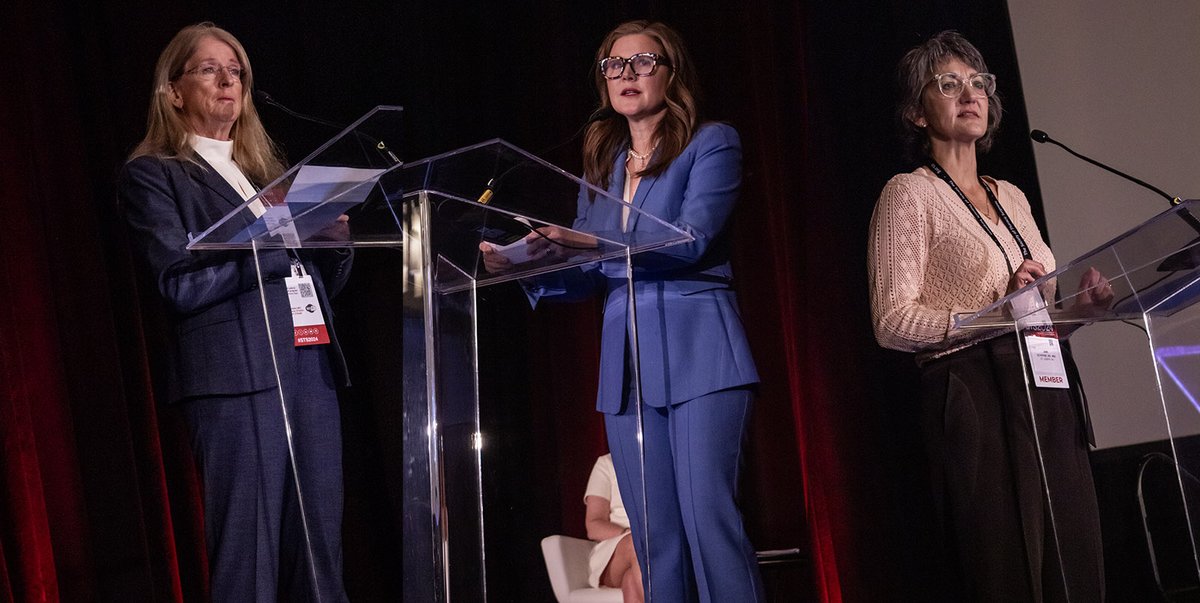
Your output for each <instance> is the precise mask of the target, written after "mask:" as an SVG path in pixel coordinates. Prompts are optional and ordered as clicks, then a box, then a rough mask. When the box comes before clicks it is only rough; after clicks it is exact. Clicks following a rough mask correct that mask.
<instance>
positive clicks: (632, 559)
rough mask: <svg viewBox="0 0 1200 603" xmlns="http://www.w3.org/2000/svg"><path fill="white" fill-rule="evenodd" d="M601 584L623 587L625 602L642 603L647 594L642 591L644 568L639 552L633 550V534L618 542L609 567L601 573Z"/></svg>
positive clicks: (622, 592) (622, 593) (609, 561)
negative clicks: (638, 558) (639, 563)
mask: <svg viewBox="0 0 1200 603" xmlns="http://www.w3.org/2000/svg"><path fill="white" fill-rule="evenodd" d="M600 585H601V586H608V587H610V588H619V589H621V595H622V598H623V599H624V601H625V603H642V602H643V601H644V600H645V595H644V594H643V592H642V568H641V566H639V565H638V562H637V554H636V553H635V552H634V550H633V536H631V535H629V534H626V535H625V537H624V538H622V539H621V541H620V542H618V543H617V549H616V550H615V551H613V556H612V559H609V560H608V567H606V568H604V573H603V574H601V575H600Z"/></svg>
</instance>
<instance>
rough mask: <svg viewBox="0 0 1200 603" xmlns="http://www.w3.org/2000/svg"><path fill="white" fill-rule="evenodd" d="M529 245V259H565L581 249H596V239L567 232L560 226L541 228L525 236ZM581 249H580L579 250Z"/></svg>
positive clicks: (570, 231)
mask: <svg viewBox="0 0 1200 603" xmlns="http://www.w3.org/2000/svg"><path fill="white" fill-rule="evenodd" d="M525 241H526V242H527V243H528V244H529V257H531V258H538V259H541V258H544V257H553V258H559V259H565V258H568V257H571V256H573V255H576V254H578V253H579V252H580V251H582V250H583V249H593V248H595V247H596V237H593V236H590V235H585V234H581V233H578V232H575V231H573V230H568V229H566V228H563V227H561V226H542V227H541V228H538V229H537V231H536V232H531V233H529V234H528V235H526V236H525ZM581 248H582V249H581Z"/></svg>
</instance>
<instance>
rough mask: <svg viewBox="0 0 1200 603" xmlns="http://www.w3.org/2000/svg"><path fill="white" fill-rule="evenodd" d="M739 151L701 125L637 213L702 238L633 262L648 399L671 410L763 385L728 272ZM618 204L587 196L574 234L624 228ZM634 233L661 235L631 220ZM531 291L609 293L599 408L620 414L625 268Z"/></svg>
mask: <svg viewBox="0 0 1200 603" xmlns="http://www.w3.org/2000/svg"><path fill="white" fill-rule="evenodd" d="M625 158H626V153H625V152H622V153H620V154H618V156H617V157H616V158H614V168H613V172H612V173H613V178H612V182H611V183H610V184H609V187H608V192H609V194H610V195H612V196H614V197H616V198H618V199H620V198H621V197H622V191H623V190H624V186H625V169H624V166H625ZM741 165H742V148H741V142H740V140H739V138H738V135H737V131H736V130H734V129H733V128H732V127H730V126H728V125H725V124H717V123H709V124H705V125H703V126H701V128H700V129H699V130H698V131H697V133H696V135H695V137H693V139H692V142H691V143H690V144H689V145H688V146H687V148H685V149H684V151H683V153H682V154H681V155H680V156H679V157H678V158H677V159H675V161H673V162H672V163H671V165H670V166H669V167H668V168H667V169H666V171H664V172H663V173H662V174H660V175H658V176H647V177H645V178H643V179H642V181H641V183H640V184H639V185H638V189H637V192H636V194H635V195H634V198H633V201H632V205H633V206H634V207H637V208H639V209H641V210H642V211H645V212H647V213H649V214H651V215H654V216H656V217H658V218H660V219H662V220H663V221H664V222H668V223H670V224H672V225H673V226H675V227H677V228H680V229H682V230H684V231H686V232H688V233H689V234H691V235H692V236H693V237H695V240H694V241H692V242H690V243H687V244H682V245H675V246H672V247H668V248H665V249H662V250H659V251H653V252H648V253H643V254H640V255H637V256H634V266H635V268H634V271H635V284H634V287H635V289H634V294H635V297H636V299H637V319H638V322H637V326H638V343H639V348H640V357H641V377H642V396H643V399H644V401H645V402H646V403H647V404H649V405H651V406H658V407H661V406H666V405H670V404H677V403H680V402H685V401H687V400H691V399H693V398H696V397H699V396H702V395H704V394H708V393H711V392H714V391H719V390H722V389H728V388H731V387H738V386H743V385H748V384H752V383H757V382H758V373H757V371H756V369H755V366H754V359H753V358H752V357H751V355H750V346H749V344H748V342H747V341H746V334H745V331H744V330H743V328H742V321H741V317H740V313H739V311H738V307H737V299H736V296H735V295H734V291H733V288H732V285H733V270H732V269H731V268H730V265H729V252H730V248H729V242H730V241H729V229H728V226H729V217H730V214H731V213H732V211H733V207H734V203H735V202H736V201H737V197H738V193H739V190H740V187H741ZM620 223H621V212H620V206H619V205H617V204H610V203H593V202H591V201H590V200H589V199H588V198H587V196H586V195H580V200H579V208H578V213H577V218H576V220H575V228H576V229H577V230H581V231H588V232H601V231H613V230H619V228H620ZM628 228H629V230H632V231H642V232H648V231H652V230H654V229H663V228H664V227H663V226H662V225H660V224H657V223H654V221H652V220H643V219H639V214H637V213H636V212H630V215H629V224H628ZM539 285H540V286H537V287H535V288H534V289H533V290H531V295H532V297H534V298H535V299H536V298H538V297H542V296H546V295H562V296H565V297H571V298H575V297H580V296H581V295H586V294H589V293H590V292H592V291H594V290H595V289H596V288H600V289H602V290H604V291H605V292H606V296H607V298H606V301H605V304H604V324H603V328H602V331H601V350H600V386H599V389H598V392H597V403H596V407H597V409H598V410H600V411H601V412H605V413H616V412H620V410H621V407H622V404H623V402H624V385H625V382H626V378H625V372H626V356H625V350H626V345H627V342H628V331H629V317H628V316H629V315H628V311H629V303H628V300H629V292H628V280H627V278H626V268H625V264H624V262H621V261H615V262H613V261H610V262H603V263H601V264H592V265H589V266H588V267H585V268H583V269H578V270H574V271H566V272H565V273H561V274H558V275H551V277H550V278H549V279H544V280H542V281H540V282H539Z"/></svg>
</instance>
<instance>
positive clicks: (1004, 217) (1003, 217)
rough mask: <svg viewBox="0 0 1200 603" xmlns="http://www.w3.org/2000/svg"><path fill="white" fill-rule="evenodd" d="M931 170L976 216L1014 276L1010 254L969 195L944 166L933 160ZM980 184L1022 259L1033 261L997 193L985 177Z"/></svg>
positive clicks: (980, 179)
mask: <svg viewBox="0 0 1200 603" xmlns="http://www.w3.org/2000/svg"><path fill="white" fill-rule="evenodd" d="M929 169H930V170H932V171H933V173H934V174H935V175H937V177H938V178H941V179H942V180H943V181H944V182H945V183H946V184H948V185H949V186H950V190H953V191H954V193H955V194H957V195H958V198H959V199H962V202H963V203H964V204H966V206H967V209H968V210H970V211H971V215H972V216H975V221H976V222H978V223H979V227H980V228H982V229H983V231H984V232H986V233H987V234H988V236H989V237H991V238H992V242H993V243H995V244H996V247H998V248H1000V253H1001V254H1003V255H1004V263H1005V264H1006V265H1008V273H1009V274H1012V273H1013V265H1012V262H1011V261H1009V259H1008V253H1007V252H1005V251H1004V245H1001V244H1000V239H998V238H996V233H994V232H992V229H991V227H989V226H988V225H987V222H986V221H985V220H984V219H983V216H982V215H980V214H979V210H978V209H976V208H975V206H974V205H972V204H971V200H970V199H968V198H967V195H966V194H964V193H963V192H962V189H960V188H958V185H957V184H955V183H954V179H953V178H951V177H950V174H947V173H946V170H944V169H942V166H940V165H938V162H937V161H935V160H932V159H931V160H930V161H929ZM979 183H980V184H982V185H983V190H984V191H986V192H987V197H988V201H989V202H991V204H992V207H994V208H996V213H997V214H998V215H999V216H1000V221H1001V222H1003V223H1004V226H1005V227H1006V228H1008V233H1009V234H1010V235H1012V238H1013V240H1014V241H1016V242H1017V247H1018V248H1020V250H1021V257H1022V258H1024V259H1027V260H1032V259H1033V255H1031V254H1030V253H1029V246H1028V245H1026V244H1025V238H1024V237H1022V236H1021V233H1020V231H1018V230H1017V227H1016V225H1015V224H1013V222H1012V219H1011V218H1009V217H1008V212H1006V211H1004V208H1003V207H1002V206H1001V205H1000V200H999V199H997V198H996V195H995V193H993V192H992V189H991V187H989V186H988V185H987V182H985V181H984V179H983V176H980V177H979Z"/></svg>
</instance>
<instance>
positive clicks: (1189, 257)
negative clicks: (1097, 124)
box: [1029, 130, 1200, 272]
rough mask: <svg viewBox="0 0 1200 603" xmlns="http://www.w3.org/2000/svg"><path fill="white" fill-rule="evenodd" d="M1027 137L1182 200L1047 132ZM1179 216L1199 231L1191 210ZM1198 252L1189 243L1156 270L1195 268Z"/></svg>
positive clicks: (1199, 222)
mask: <svg viewBox="0 0 1200 603" xmlns="http://www.w3.org/2000/svg"><path fill="white" fill-rule="evenodd" d="M1029 137H1030V138H1032V139H1033V141H1034V142H1040V143H1046V142H1048V143H1051V144H1054V145H1058V146H1060V147H1062V148H1063V150H1065V151H1066V152H1068V153H1070V154H1072V155H1074V156H1076V157H1078V158H1080V159H1082V160H1084V161H1086V162H1088V163H1090V164H1092V165H1094V166H1096V167H1098V168H1101V169H1103V170H1106V171H1109V172H1112V173H1113V174H1116V175H1118V176H1120V177H1122V178H1124V179H1126V180H1128V181H1130V182H1132V183H1134V184H1136V185H1138V186H1141V187H1143V188H1147V189H1149V190H1152V191H1154V192H1156V193H1158V194H1159V195H1161V196H1162V198H1164V199H1166V200H1167V201H1170V202H1171V205H1172V206H1176V205H1179V204H1180V203H1182V202H1183V200H1182V199H1180V198H1179V197H1173V196H1171V195H1168V194H1167V193H1165V192H1163V191H1162V189H1160V188H1158V187H1157V186H1154V185H1152V184H1148V183H1146V182H1143V181H1142V180H1139V179H1137V178H1134V177H1133V176H1130V175H1129V174H1126V173H1125V172H1122V171H1120V170H1118V169H1115V168H1112V167H1109V166H1107V165H1104V164H1103V163H1100V162H1099V161H1096V160H1095V159H1092V158H1091V157H1085V156H1083V155H1080V154H1079V153H1076V152H1075V151H1072V150H1071V148H1070V147H1068V146H1067V145H1065V144H1063V143H1061V142H1059V141H1057V140H1054V139H1053V138H1050V135H1049V134H1047V133H1045V132H1043V131H1041V130H1033V131H1031V132H1029ZM1179 218H1180V219H1181V220H1183V221H1184V222H1187V225H1188V226H1191V227H1192V229H1193V230H1195V231H1196V232H1197V233H1200V220H1197V219H1196V216H1193V215H1192V214H1191V212H1189V211H1188V210H1187V209H1180V210H1179ZM1194 242H1195V241H1193V243H1194ZM1198 254H1200V248H1197V247H1195V246H1194V245H1191V244H1189V245H1188V246H1187V247H1186V248H1184V249H1183V250H1181V251H1177V252H1175V253H1173V254H1171V255H1169V256H1167V257H1166V259H1164V260H1163V261H1162V263H1160V264H1159V265H1158V270H1159V271H1160V272H1175V271H1178V270H1191V269H1192V268H1195V267H1196V266H1200V255H1198Z"/></svg>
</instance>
